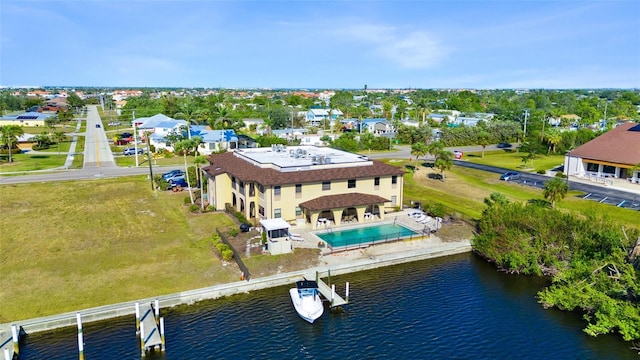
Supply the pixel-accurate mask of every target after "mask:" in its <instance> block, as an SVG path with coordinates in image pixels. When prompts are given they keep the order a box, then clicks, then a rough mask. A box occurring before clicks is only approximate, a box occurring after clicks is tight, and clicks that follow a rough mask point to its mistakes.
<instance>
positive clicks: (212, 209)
mask: <svg viewBox="0 0 640 360" xmlns="http://www.w3.org/2000/svg"><path fill="white" fill-rule="evenodd" d="M215 210H216V207H215V206H213V205H209V206H207V211H215Z"/></svg>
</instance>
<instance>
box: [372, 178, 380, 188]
mask: <svg viewBox="0 0 640 360" xmlns="http://www.w3.org/2000/svg"><path fill="white" fill-rule="evenodd" d="M373 185H375V186H380V178H379V177H375V178H373Z"/></svg>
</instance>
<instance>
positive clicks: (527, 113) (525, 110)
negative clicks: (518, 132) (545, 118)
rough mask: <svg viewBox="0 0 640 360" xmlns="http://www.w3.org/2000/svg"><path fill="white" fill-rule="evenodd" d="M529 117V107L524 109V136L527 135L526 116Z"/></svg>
mask: <svg viewBox="0 0 640 360" xmlns="http://www.w3.org/2000/svg"><path fill="white" fill-rule="evenodd" d="M528 117H529V109H524V137H525V138H526V137H527V118H528Z"/></svg>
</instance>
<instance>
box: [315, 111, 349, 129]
mask: <svg viewBox="0 0 640 360" xmlns="http://www.w3.org/2000/svg"><path fill="white" fill-rule="evenodd" d="M329 112H331V116H329ZM343 115H344V114H343V113H342V111H340V109H310V110H309V111H307V115H306V120H307V122H308V123H309V125H311V126H315V127H320V126H323V122H324V121H325V120H327V119H331V120H336V119H337V118H338V117H340V116H343Z"/></svg>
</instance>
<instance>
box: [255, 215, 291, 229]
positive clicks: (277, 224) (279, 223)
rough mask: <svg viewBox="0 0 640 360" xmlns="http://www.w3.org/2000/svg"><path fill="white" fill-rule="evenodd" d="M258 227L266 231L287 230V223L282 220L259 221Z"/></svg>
mask: <svg viewBox="0 0 640 360" xmlns="http://www.w3.org/2000/svg"><path fill="white" fill-rule="evenodd" d="M260 225H262V227H264V229H265V230H267V231H272V230H281V229H288V228H289V227H290V225H289V223H288V222H286V221H284V219H283V218H274V219H263V220H260Z"/></svg>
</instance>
